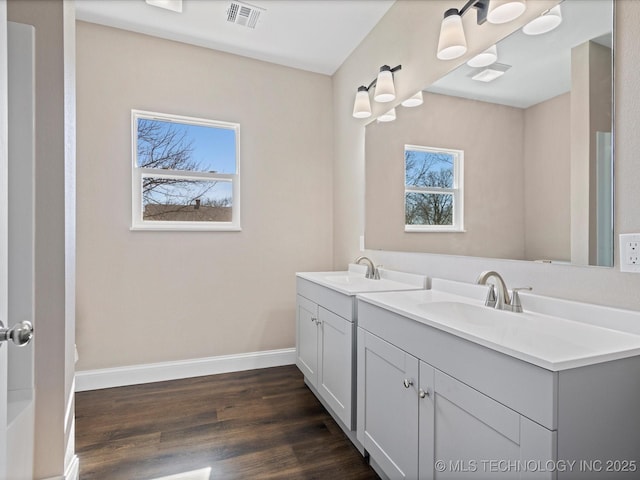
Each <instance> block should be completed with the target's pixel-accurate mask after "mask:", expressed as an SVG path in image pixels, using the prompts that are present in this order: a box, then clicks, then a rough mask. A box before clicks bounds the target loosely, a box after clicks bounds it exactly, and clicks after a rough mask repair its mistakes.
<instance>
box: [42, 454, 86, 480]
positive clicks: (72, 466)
mask: <svg viewBox="0 0 640 480" xmlns="http://www.w3.org/2000/svg"><path fill="white" fill-rule="evenodd" d="M79 478H80V460H79V459H78V456H77V455H74V456H73V458H72V459H71V462H70V463H69V465H68V466H67V470H66V472H64V475H61V476H57V477H48V478H45V479H44V480H79Z"/></svg>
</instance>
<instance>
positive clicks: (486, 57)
mask: <svg viewBox="0 0 640 480" xmlns="http://www.w3.org/2000/svg"><path fill="white" fill-rule="evenodd" d="M497 60H498V47H497V46H495V45H491V46H490V47H489V48H487V49H486V50H485V51H484V52H482V53H479V54H478V55H476V56H475V57H472V58H471V59H469V61H468V62H467V65H469V66H470V67H473V68H479V67H488V66H489V65H491V64H492V63H495V62H496V61H497Z"/></svg>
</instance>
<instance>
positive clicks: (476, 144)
mask: <svg viewBox="0 0 640 480" xmlns="http://www.w3.org/2000/svg"><path fill="white" fill-rule="evenodd" d="M559 10H560V15H561V19H562V22H561V23H560V25H559V26H558V27H557V28H555V29H554V30H552V31H549V32H547V33H544V34H538V35H527V34H525V33H524V32H523V31H522V29H521V28H520V29H518V30H517V31H515V32H513V33H512V34H511V35H509V36H508V37H506V38H504V39H503V40H502V41H500V42H499V43H498V44H497V45H496V52H497V61H496V63H494V64H492V65H490V66H488V67H472V66H469V65H468V64H463V65H462V66H460V67H458V68H457V69H455V70H453V71H452V72H450V73H449V74H448V75H446V76H445V77H444V78H441V79H440V80H438V81H437V82H435V83H434V84H432V85H429V86H427V87H426V88H425V89H424V92H423V95H424V103H423V104H422V105H421V106H419V107H414V108H403V107H398V108H397V109H396V111H397V118H396V121H394V122H388V123H386V122H384V123H383V122H372V123H371V124H369V125H367V127H366V135H365V142H366V145H365V152H366V153H365V155H366V162H365V164H366V168H365V174H366V193H365V195H366V198H365V212H366V215H365V245H366V248H367V249H373V250H376V249H381V250H393V251H413V252H429V253H440V254H453V255H471V256H482V257H494V258H505V259H515V260H532V261H543V262H558V263H571V264H577V265H600V266H612V265H613V174H612V173H613V171H612V169H613V155H612V135H613V114H612V112H613V62H612V59H613V23H614V22H613V0H565V1H563V2H561V3H559ZM479 28H482V27H479ZM487 28H490V27H488V26H487ZM487 47H490V46H487ZM425 54H433V55H434V56H435V52H433V53H431V52H427V53H425ZM487 68H489V69H491V70H495V71H497V72H498V73H497V78H495V79H494V80H492V81H480V80H482V79H483V77H484V76H486V75H489V74H491V72H484V70H486V69H487ZM474 77H475V78H474ZM479 79H480V80H479ZM484 80H486V78H484ZM447 152H460V155H461V156H456V155H450V156H449V157H448V156H447V155H448V153H447ZM447 158H456V159H458V158H459V159H461V160H460V162H459V164H456V167H455V169H454V167H453V161H448V160H447ZM462 159H463V160H462ZM456 175H460V179H459V182H457V183H456V184H455V185H454V184H453V180H454V179H455V178H456ZM456 195H458V196H457V197H456ZM456 199H457V200H456ZM456 202H457V203H456ZM456 212H457V213H456Z"/></svg>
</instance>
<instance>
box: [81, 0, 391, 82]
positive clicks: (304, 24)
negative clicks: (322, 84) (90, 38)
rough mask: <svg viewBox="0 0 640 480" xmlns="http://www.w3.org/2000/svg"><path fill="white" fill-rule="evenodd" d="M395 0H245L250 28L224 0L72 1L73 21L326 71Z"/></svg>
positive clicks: (335, 66)
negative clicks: (175, 3) (162, 1)
mask: <svg viewBox="0 0 640 480" xmlns="http://www.w3.org/2000/svg"><path fill="white" fill-rule="evenodd" d="M394 1H395V0H331V1H327V0H324V1H322V0H250V1H249V2H246V3H249V4H251V5H255V6H257V7H261V8H264V9H266V11H265V12H264V13H262V14H261V16H260V18H259V20H258V24H257V25H256V28H255V29H250V28H247V27H243V26H241V25H237V24H234V23H230V22H228V21H227V9H228V7H229V5H230V3H231V1H230V0H183V2H182V4H183V10H182V13H176V12H172V11H170V10H166V9H163V8H159V7H155V6H151V5H147V4H146V3H145V1H144V0H76V2H75V3H76V16H77V18H78V20H84V21H87V22H92V23H99V24H103V25H108V26H112V27H117V28H122V29H126V30H132V31H135V32H140V33H145V34H148V35H154V36H158V37H163V38H168V39H171V40H177V41H180V42H185V43H191V44H194V45H199V46H203V47H208V48H213V49H216V50H222V51H225V52H229V53H234V54H236V55H242V56H246V57H251V58H256V59H259V60H264V61H267V62H272V63H277V64H280V65H286V66H289V67H294V68H300V69H303V70H309V71H312V72H318V73H323V74H326V75H332V74H333V73H335V71H336V70H337V69H338V68H339V67H340V65H342V62H344V60H345V59H346V58H347V57H348V56H349V54H350V53H351V52H352V51H353V50H354V49H355V48H356V47H357V46H358V44H359V43H360V42H361V41H362V40H363V39H364V38H365V37H366V36H367V34H368V33H369V32H370V31H371V29H372V28H373V27H374V26H375V25H376V24H377V23H378V21H379V20H380V19H381V18H382V17H383V16H384V14H385V13H386V12H387V10H388V9H389V8H390V7H391V5H393V3H394Z"/></svg>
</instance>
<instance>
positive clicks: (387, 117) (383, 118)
mask: <svg viewBox="0 0 640 480" xmlns="http://www.w3.org/2000/svg"><path fill="white" fill-rule="evenodd" d="M395 119H396V109H395V108H392V109H391V110H389V111H388V112H387V113H383V114H382V115H380V116H379V117H378V122H393V121H394V120H395Z"/></svg>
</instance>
